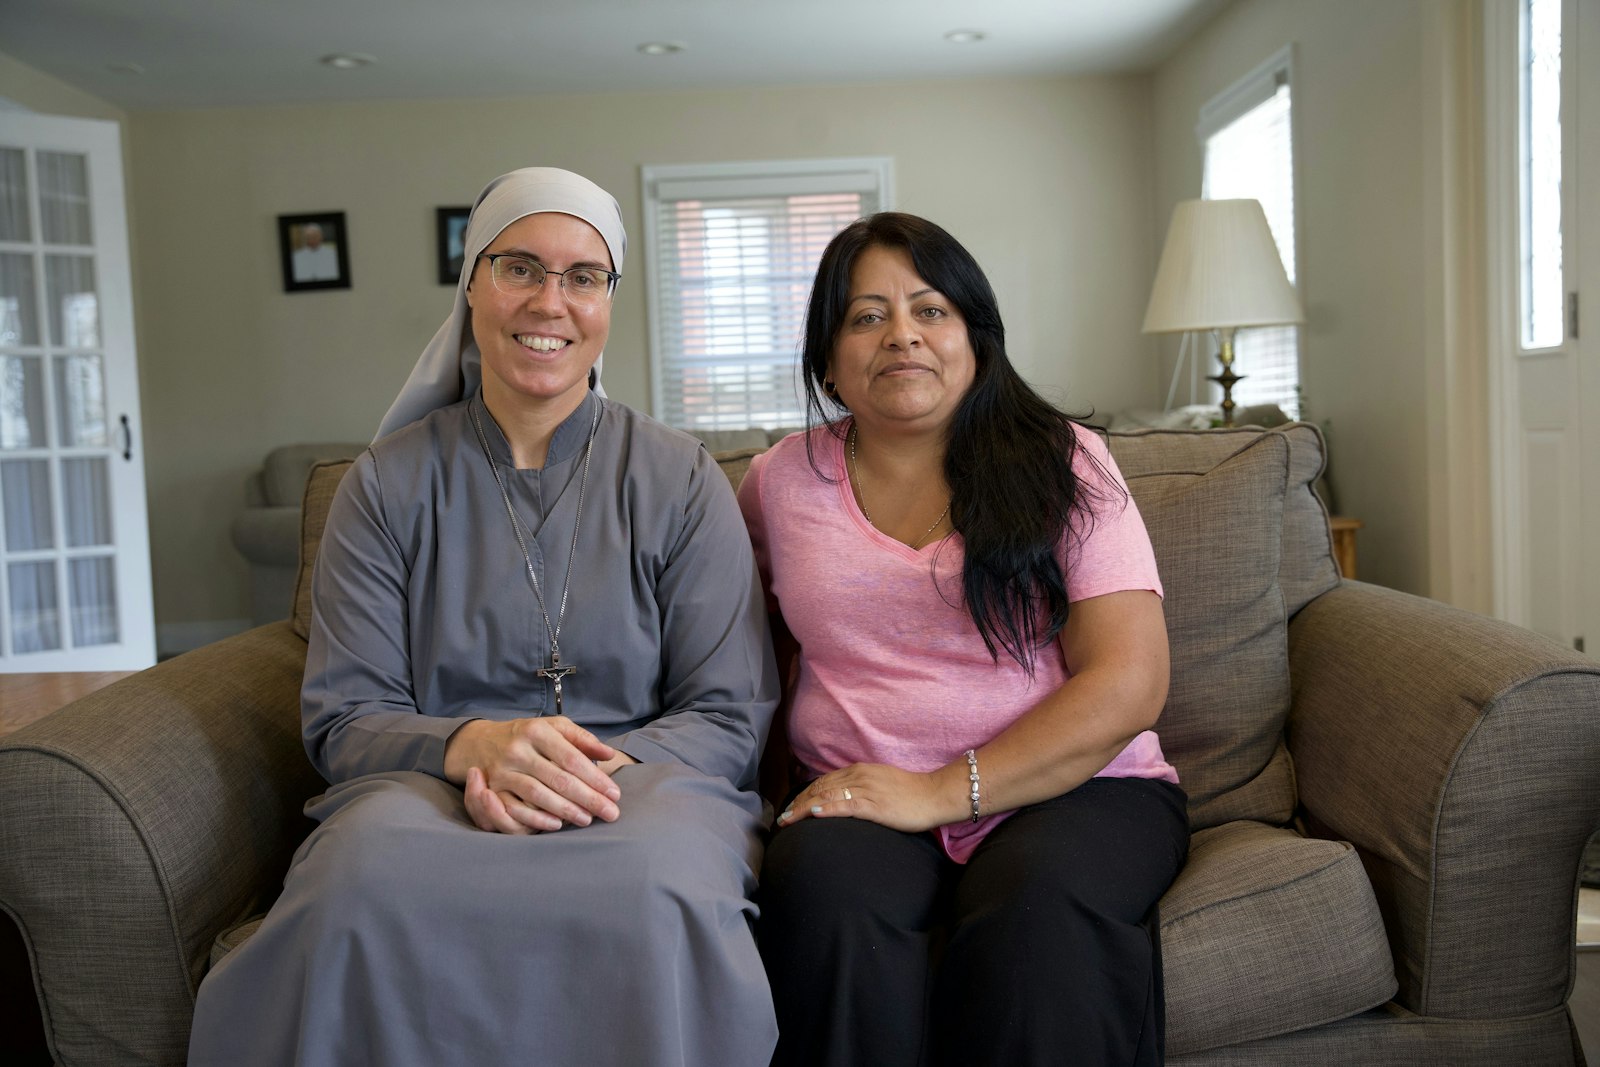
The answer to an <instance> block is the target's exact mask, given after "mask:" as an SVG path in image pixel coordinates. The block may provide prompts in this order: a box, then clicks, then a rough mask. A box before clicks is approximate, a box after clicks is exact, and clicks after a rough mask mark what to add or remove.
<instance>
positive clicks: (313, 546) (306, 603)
mask: <svg viewBox="0 0 1600 1067" xmlns="http://www.w3.org/2000/svg"><path fill="white" fill-rule="evenodd" d="M354 463H355V460H353V459H340V460H334V461H333V462H330V463H318V464H317V465H316V466H314V467H312V468H311V473H310V475H309V476H308V477H307V478H306V491H305V502H304V504H303V505H302V506H301V508H300V574H299V576H298V577H297V578H296V579H295V583H294V614H293V615H291V616H290V617H289V622H290V625H292V626H293V627H294V632H295V633H297V634H299V635H300V636H301V637H302V638H305V639H307V640H310V638H311V569H312V567H314V566H315V565H316V562H317V545H318V544H320V543H321V541H322V529H323V527H324V526H326V525H327V523H328V509H329V508H330V507H332V506H333V494H334V493H335V492H336V491H337V490H338V488H339V480H340V479H341V478H343V477H344V473H345V471H347V470H349V469H350V468H351V466H352V465H354Z"/></svg>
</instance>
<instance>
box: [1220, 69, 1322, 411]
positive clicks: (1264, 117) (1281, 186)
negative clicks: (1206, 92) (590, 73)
mask: <svg viewBox="0 0 1600 1067" xmlns="http://www.w3.org/2000/svg"><path fill="white" fill-rule="evenodd" d="M1290 92H1291V90H1290V53H1289V51H1288V50H1287V49H1285V50H1284V51H1282V52H1280V53H1279V54H1278V55H1276V56H1274V57H1273V58H1272V59H1270V60H1268V61H1267V62H1266V63H1265V64H1263V65H1262V66H1261V67H1258V68H1257V69H1256V70H1255V71H1253V72H1252V73H1251V74H1249V75H1248V76H1246V77H1245V78H1244V79H1242V80H1241V81H1239V82H1238V83H1237V84H1235V85H1234V86H1233V87H1232V88H1230V89H1229V90H1228V91H1227V92H1225V93H1223V94H1222V95H1220V96H1218V97H1217V98H1216V99H1214V100H1212V101H1211V102H1210V103H1208V104H1207V105H1206V106H1205V107H1204V108H1202V109H1201V112H1200V127H1199V130H1198V133H1199V135H1200V140H1201V143H1202V144H1203V145H1204V146H1205V176H1204V179H1203V181H1204V184H1203V186H1202V189H1201V195H1202V196H1204V197H1205V198H1206V199H1208V200H1229V199H1236V198H1248V199H1254V200H1259V201H1261V207H1262V210H1264V211H1265V212H1266V215H1267V225H1268V226H1269V227H1271V229H1272V237H1273V240H1274V241H1275V242H1276V243H1277V245H1278V254H1279V255H1280V256H1282V257H1283V268H1284V271H1285V272H1286V273H1287V274H1288V275H1289V282H1290V284H1292V285H1295V286H1298V285H1299V281H1298V279H1297V278H1296V271H1295V266H1296V260H1295V217H1294V125H1293V121H1292V109H1291V107H1290ZM1234 356H1235V359H1236V361H1237V362H1236V363H1235V365H1234V369H1235V370H1236V371H1237V372H1238V373H1240V374H1242V375H1244V379H1243V380H1242V381H1241V382H1239V384H1238V385H1235V386H1234V387H1233V399H1234V401H1235V403H1237V404H1239V405H1240V406H1241V407H1242V406H1245V405H1248V404H1277V405H1278V406H1279V407H1281V408H1282V409H1283V410H1284V412H1285V413H1286V414H1288V415H1289V416H1290V417H1291V418H1298V417H1299V415H1300V328H1299V327H1297V326H1262V327H1255V328H1252V329H1248V330H1240V331H1239V333H1238V336H1237V337H1236V338H1235V340H1234Z"/></svg>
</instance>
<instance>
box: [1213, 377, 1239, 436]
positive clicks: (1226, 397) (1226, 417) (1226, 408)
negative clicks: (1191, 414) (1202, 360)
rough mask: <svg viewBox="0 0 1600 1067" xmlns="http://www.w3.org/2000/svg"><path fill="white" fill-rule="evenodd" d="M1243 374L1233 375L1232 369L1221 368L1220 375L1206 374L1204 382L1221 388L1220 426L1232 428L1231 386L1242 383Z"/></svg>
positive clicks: (1232, 404)
mask: <svg viewBox="0 0 1600 1067" xmlns="http://www.w3.org/2000/svg"><path fill="white" fill-rule="evenodd" d="M1244 379H1245V376H1244V375H1243V374H1235V373H1233V368H1232V367H1223V368H1222V373H1221V374H1208V375H1206V381H1208V382H1216V383H1217V384H1218V385H1220V386H1222V425H1224V426H1227V427H1232V426H1233V408H1234V403H1233V386H1234V383H1236V382H1242V381H1244Z"/></svg>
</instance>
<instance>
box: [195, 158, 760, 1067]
mask: <svg viewBox="0 0 1600 1067" xmlns="http://www.w3.org/2000/svg"><path fill="white" fill-rule="evenodd" d="M625 247H626V237H625V235H624V233H623V228H622V218H621V213H620V212H619V210H618V207H617V203H616V201H615V200H614V199H612V197H611V196H610V195H609V194H607V193H606V192H605V191H604V190H602V189H600V188H599V187H598V186H596V185H594V184H593V183H592V182H590V181H588V180H586V179H584V178H581V177H579V176H578V175H576V174H571V173H569V172H566V171H561V170H552V169H547V168H532V169H527V170H519V171H516V172H514V173H511V174H507V175H505V176H504V177H501V178H498V179H496V180H495V181H494V182H492V183H491V184H490V185H489V187H488V188H487V189H485V190H484V192H483V195H482V196H480V197H479V199H478V203H477V205H476V207H474V209H473V212H472V218H471V221H470V222H469V223H468V226H467V233H466V263H465V266H464V267H463V269H462V275H461V280H460V283H459V284H458V286H457V289H456V299H455V308H454V311H453V312H452V314H451V316H450V318H449V319H448V320H446V322H445V324H444V326H443V328H441V329H440V331H439V333H438V335H437V336H436V337H435V338H434V339H433V342H432V343H431V344H430V345H429V346H428V348H427V350H426V351H425V352H424V353H423V355H422V359H421V361H420V362H419V363H418V364H417V368H416V370H415V371H414V372H413V373H412V375H411V378H410V380H409V381H408V382H407V383H406V386H405V389H404V390H403V391H402V392H401V394H400V396H399V398H398V399H397V400H396V401H395V403H394V406H393V408H392V409H391V410H390V412H389V414H388V416H387V417H386V418H385V419H384V422H383V424H382V427H381V429H380V431H379V434H380V436H379V439H378V440H377V441H376V442H375V443H374V444H373V445H372V447H371V448H369V449H368V450H367V451H366V453H365V454H364V455H362V457H361V458H360V459H359V460H357V461H356V463H355V465H354V466H353V467H352V468H351V470H350V471H349V473H348V474H347V475H346V476H345V478H344V481H343V483H342V484H341V485H340V487H339V492H338V496H337V498H336V499H335V501H334V503H333V507H332V510H331V512H330V514H329V516H328V525H327V532H326V533H325V534H324V536H323V540H322V547H321V550H320V554H319V556H318V559H317V564H316V572H315V579H314V582H313V590H314V609H313V619H312V627H311V641H310V650H309V654H308V657H307V661H306V675H305V686H304V690H303V693H302V715H303V723H304V733H305V743H306V751H307V752H308V753H309V754H310V757H311V760H312V762H313V763H314V764H315V765H316V767H317V769H318V770H320V771H321V772H322V774H323V776H324V777H325V778H326V779H327V780H328V783H329V789H328V791H327V792H326V793H324V794H323V795H322V796H320V797H317V798H315V799H313V800H312V801H310V802H309V803H308V804H307V806H306V811H307V813H308V814H309V815H310V816H311V817H312V818H313V819H314V820H316V822H317V823H318V826H317V828H316V830H314V831H313V832H312V834H311V836H310V837H309V838H307V839H306V842H305V844H303V845H302V846H301V848H300V850H299V852H298V853H297V854H296V855H295V858H294V863H293V865H292V866H291V868H290V870H289V873H288V876H287V878H286V879H285V882H284V888H283V894H282V896H281V897H280V898H279V899H278V901H277V903H276V904H275V905H274V906H273V908H272V910H271V912H270V913H269V914H268V915H267V917H266V920H265V921H264V922H263V924H262V925H261V928H260V930H259V932H257V933H256V934H255V936H253V937H252V938H250V939H249V940H248V941H247V942H245V943H244V944H243V945H242V946H241V947H239V948H237V949H235V950H234V951H233V952H232V953H230V954H229V955H228V956H227V957H226V958H224V959H223V960H222V961H221V962H220V963H219V964H218V965H217V966H216V967H215V968H214V969H213V970H212V971H211V973H210V974H209V975H208V976H207V977H206V979H205V981H204V982H203V983H202V985H201V987H200V992H199V996H198V1000H197V1003H196V1007H195V1023H194V1033H193V1038H192V1040H191V1046H190V1052H191V1059H190V1062H191V1063H194V1064H206V1065H212V1064H215V1065H223V1064H226V1065H228V1067H237V1065H240V1064H272V1065H274V1067H279V1065H284V1064H291V1063H292V1064H300V1065H317V1064H326V1065H330V1067H332V1065H338V1067H350V1065H355V1064H374V1065H383V1067H407V1065H417V1067H424V1065H425V1067H439V1065H445V1064H492V1065H502V1064H513V1063H515V1064H549V1065H555V1067H560V1065H566V1064H572V1065H574V1067H577V1065H583V1067H604V1065H608V1064H613V1065H618V1067H622V1065H627V1067H639V1065H654V1064H660V1065H683V1067H706V1065H717V1067H739V1065H750V1067H756V1065H765V1064H766V1063H767V1062H768V1059H769V1057H770V1056H771V1053H772V1048H773V1045H774V1043H775V1041H776V1036H777V1027H776V1023H775V1022H774V1018H773V1010H772V1002H771V995H770V993H769V992H768V988H767V980H766V977H765V973H764V971H763V970H762V966H761V960H760V957H759V956H758V954H757V952H756V947H755V942H754V939H753V938H752V936H751V924H752V921H753V919H754V908H753V906H752V904H751V902H750V895H751V892H752V891H753V889H754V887H755V877H756V870H757V868H758V866H759V862H760V855H761V846H760V839H759V837H758V833H759V831H760V829H761V827H760V821H761V803H760V801H759V800H758V798H757V797H756V796H755V794H754V793H753V791H752V789H753V784H754V781H755V776H756V766H757V763H758V759H759V756H760V753H761V748H762V745H763V743H764V742H765V740H766V735H767V729H768V726H769V723H770V720H771V716H772V712H773V708H774V706H775V705H776V703H777V698H778V689H779V686H778V680H777V674H776V670H775V668H774V665H773V659H772V651H771V647H770V643H769V639H768V634H767V629H766V611H765V607H764V605H763V603H762V599H761V593H760V585H759V581H758V579H757V577H756V571H755V563H754V561H753V558H752V555H751V551H750V545H749V541H748V540H747V536H746V534H745V527H744V522H743V520H742V519H741V518H740V515H739V509H738V506H737V505H736V504H735V502H734V497H733V494H732V492H731V490H730V488H729V485H728V482H727V480H726V479H725V478H724V477H723V475H722V473H721V472H720V471H719V470H718V468H717V466H716V464H715V463H714V462H713V461H712V460H711V457H710V456H709V455H707V453H706V451H705V449H704V448H703V447H701V445H700V444H699V442H698V441H696V440H695V439H693V438H691V437H690V436H688V435H687V434H683V433H680V432H678V431H676V430H672V429H669V428H667V427H665V426H662V425H661V424H659V423H657V422H654V421H653V420H651V419H649V418H647V417H645V416H644V415H641V414H639V413H637V412H635V411H631V410H629V409H628V408H626V407H623V406H622V405H620V404H617V403H615V402H613V401H610V400H608V399H605V398H604V396H603V395H602V394H601V393H600V392H599V391H598V390H597V389H595V388H593V386H594V384H595V382H596V381H597V379H598V375H597V374H595V373H592V372H593V371H595V369H596V368H597V367H598V364H599V357H600V353H601V350H602V349H603V347H604V345H605V341H606V335H607V331H608V329H609V326H610V317H611V297H612V294H613V292H614V289H615V285H616V280H617V278H618V277H620V272H621V270H622V264H623V254H624V251H625Z"/></svg>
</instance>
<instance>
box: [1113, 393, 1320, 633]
mask: <svg viewBox="0 0 1600 1067" xmlns="http://www.w3.org/2000/svg"><path fill="white" fill-rule="evenodd" d="M1264 433H1271V434H1277V435H1279V436H1281V437H1282V438H1283V439H1284V441H1285V442H1287V443H1288V445H1289V481H1288V484H1287V485H1286V486H1284V497H1283V554H1282V559H1281V562H1280V569H1279V574H1278V582H1279V584H1280V585H1281V586H1282V587H1283V597H1284V608H1285V611H1286V612H1287V614H1288V615H1289V616H1290V617H1293V616H1294V614H1295V613H1296V612H1298V611H1299V610H1300V609H1301V608H1303V607H1305V606H1306V605H1307V604H1309V603H1311V601H1312V600H1314V599H1316V598H1317V597H1319V596H1321V595H1322V594H1323V593H1326V592H1327V591H1328V590H1330V589H1332V588H1333V587H1334V586H1336V585H1338V584H1339V568H1338V565H1337V564H1336V563H1334V559H1333V540H1332V534H1331V533H1330V532H1329V530H1328V512H1327V509H1326V508H1324V507H1323V506H1322V501H1321V500H1320V499H1319V498H1318V497H1317V494H1316V491H1315V490H1314V489H1313V488H1312V487H1313V486H1314V485H1315V484H1316V481H1317V478H1318V477H1319V476H1320V475H1321V474H1322V471H1323V468H1324V467H1325V466H1326V463H1325V456H1326V449H1325V447H1324V443H1323V440H1322V433H1321V431H1319V430H1318V429H1317V428H1316V427H1315V426H1313V425H1311V424H1310V423H1306V422H1294V423H1289V424H1288V425H1286V426H1282V427H1279V428H1276V429H1272V430H1261V429H1251V428H1239V429H1231V430H1136V431H1132V432H1129V433H1113V434H1111V435H1110V443H1111V454H1112V456H1114V457H1115V458H1116V461H1117V466H1118V467H1120V468H1121V470H1122V474H1123V477H1125V478H1130V479H1131V478H1137V477H1141V476H1143V475H1146V474H1155V473H1168V474H1179V473H1188V474H1194V475H1199V474H1204V473H1205V472H1206V471H1209V470H1210V469H1211V468H1212V467H1215V466H1216V465H1217V464H1218V463H1221V462H1222V461H1223V460H1225V459H1227V458H1228V457H1229V456H1231V455H1233V454H1234V453H1235V452H1237V451H1239V449H1240V448H1241V447H1243V446H1244V445H1246V444H1247V443H1249V442H1250V441H1253V440H1255V439H1256V438H1258V437H1260V436H1262V435H1263V434H1264ZM1135 495H1137V493H1136V494H1135ZM1244 506H1248V502H1245V505H1244ZM1162 573H1163V575H1165V570H1163V572H1162Z"/></svg>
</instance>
